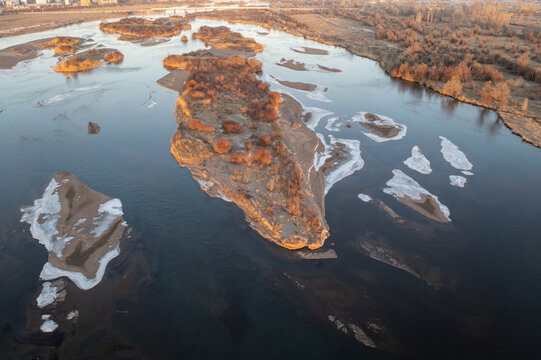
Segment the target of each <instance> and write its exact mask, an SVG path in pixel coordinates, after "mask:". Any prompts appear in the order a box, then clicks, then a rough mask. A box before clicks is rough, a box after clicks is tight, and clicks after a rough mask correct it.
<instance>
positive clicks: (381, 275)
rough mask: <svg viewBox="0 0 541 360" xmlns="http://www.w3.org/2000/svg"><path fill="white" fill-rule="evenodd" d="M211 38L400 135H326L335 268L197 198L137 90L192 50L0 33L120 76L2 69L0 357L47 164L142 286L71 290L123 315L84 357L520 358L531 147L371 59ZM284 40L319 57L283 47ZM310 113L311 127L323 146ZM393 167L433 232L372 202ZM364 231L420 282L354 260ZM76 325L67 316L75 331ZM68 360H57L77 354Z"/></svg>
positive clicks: (29, 274) (528, 315)
mask: <svg viewBox="0 0 541 360" xmlns="http://www.w3.org/2000/svg"><path fill="white" fill-rule="evenodd" d="M200 24H209V25H222V24H225V23H223V22H217V21H198V22H195V23H193V24H192V26H193V28H194V30H196V29H197V28H198V26H199V25H200ZM228 26H230V27H231V28H232V29H234V30H237V31H241V32H242V33H243V34H244V35H245V36H249V37H254V38H255V39H256V41H257V42H259V43H262V44H263V45H265V51H264V52H263V53H260V54H258V55H257V58H258V59H260V60H261V61H262V62H263V64H264V67H263V70H264V73H265V74H270V75H273V76H275V77H276V78H278V79H281V80H291V81H303V82H309V83H314V84H318V85H321V86H322V87H324V88H325V87H326V88H328V91H327V92H326V93H325V96H326V97H327V98H328V99H329V100H331V102H322V101H317V100H314V99H310V98H309V97H307V93H304V92H300V91H296V90H293V89H289V88H285V87H282V86H280V85H278V84H276V83H272V84H271V87H272V88H273V89H275V90H285V91H287V92H288V93H290V94H292V95H294V96H295V97H296V98H297V99H298V100H299V101H301V102H302V104H303V105H304V106H309V107H318V108H321V109H326V110H328V111H331V112H333V113H334V114H333V115H332V116H345V117H346V118H350V117H351V116H353V115H355V113H357V112H359V111H368V112H373V113H377V114H382V115H386V116H389V117H391V118H393V119H394V120H395V121H397V122H398V123H401V124H405V125H407V127H408V130H407V135H406V136H405V137H404V138H403V139H402V140H399V141H388V142H384V143H377V142H374V141H373V140H371V139H370V138H368V137H366V136H365V135H363V133H362V132H363V129H362V128H361V127H360V126H359V125H358V124H353V126H352V127H351V128H345V127H342V128H341V131H340V132H339V133H332V134H333V135H334V136H336V137H341V138H349V139H358V140H360V141H361V150H362V157H363V159H364V161H365V166H364V168H363V169H362V170H360V171H358V172H356V173H355V174H354V175H352V176H349V177H347V178H346V179H344V180H342V181H340V182H339V183H337V184H336V185H335V186H334V187H333V188H332V189H331V191H330V192H329V194H328V195H327V197H326V213H327V220H328V222H329V225H330V229H331V236H330V238H329V239H328V240H327V244H329V245H330V244H333V245H332V248H334V249H335V250H336V252H337V253H338V256H339V258H338V259H337V260H326V261H319V262H312V261H299V260H292V259H291V257H289V256H288V254H287V251H285V250H282V249H279V248H277V247H275V246H273V245H271V244H269V243H268V242H267V241H265V240H264V239H262V238H261V237H260V236H258V234H257V233H255V232H254V231H252V230H251V229H250V228H249V227H248V226H247V224H246V223H245V222H244V219H243V215H242V213H241V211H240V210H239V209H237V208H236V207H235V206H234V205H232V204H231V203H226V202H224V201H222V200H220V199H214V198H209V197H208V196H207V195H206V194H205V193H204V192H203V191H201V190H200V189H199V186H198V185H197V183H196V182H195V181H194V180H193V179H192V177H191V175H190V174H189V171H188V170H187V169H183V168H180V167H179V166H178V164H177V162H176V161H175V160H174V159H173V158H172V156H171V155H170V152H169V149H170V138H171V137H172V136H173V134H174V131H175V129H176V127H177V124H176V122H175V116H174V114H173V111H174V109H175V100H176V97H177V94H176V93H175V92H173V91H170V90H167V89H165V88H162V87H160V86H159V85H157V84H156V83H155V81H156V80H158V79H159V78H161V77H162V76H164V75H166V74H167V71H166V70H165V69H163V68H162V66H161V61H162V59H163V58H164V57H165V56H166V55H168V54H182V53H184V52H188V51H192V50H195V49H198V48H202V47H203V44H202V42H200V41H198V40H190V41H189V42H188V43H187V44H183V43H181V42H180V40H179V37H178V36H177V37H174V38H172V39H171V41H169V42H166V43H163V44H160V45H157V46H153V47H141V46H140V45H137V44H132V43H127V42H120V41H117V40H116V36H114V35H108V34H104V33H101V32H100V31H99V30H98V28H97V23H86V24H81V25H75V26H70V27H68V28H63V29H56V30H52V31H47V32H43V33H37V34H28V35H22V36H17V37H11V38H5V39H0V48H4V47H7V46H11V45H14V44H18V43H22V42H26V41H30V40H34V39H39V38H44V37H49V36H54V35H71V36H81V37H85V38H91V39H93V40H94V41H96V42H97V43H100V44H103V45H105V46H107V47H113V48H116V49H118V50H120V51H121V52H123V53H124V55H125V59H124V62H123V63H122V64H121V65H120V66H102V67H101V68H98V69H96V70H94V71H91V72H89V73H85V74H79V75H78V76H77V77H75V78H71V79H66V78H64V76H62V75H61V74H57V73H54V72H53V71H52V68H51V67H52V66H53V65H55V64H56V61H57V59H56V58H55V57H54V56H53V54H52V51H45V52H44V55H43V56H41V57H38V58H37V59H35V60H33V61H31V62H30V63H29V64H28V65H27V66H26V67H25V68H24V69H21V70H20V71H16V70H14V71H9V72H5V71H2V72H0V83H1V86H0V111H1V110H3V111H2V112H1V113H0V168H1V169H2V170H1V171H0V215H1V216H0V231H1V232H0V234H1V235H0V236H1V237H0V270H1V271H0V286H1V289H2V291H0V331H1V332H2V333H1V334H2V335H1V337H0V339H1V340H0V357H2V358H3V357H5V358H10V357H12V356H13V355H12V354H13V352H12V350H13V348H14V346H19V345H20V344H27V343H28V342H29V341H28V336H27V332H26V331H25V330H24V327H25V321H26V317H27V315H26V312H27V309H28V308H31V307H32V306H33V305H32V304H33V301H34V299H35V296H36V294H37V292H39V286H40V282H39V279H38V277H39V272H40V270H41V267H42V266H43V264H44V263H45V261H46V252H45V250H44V248H43V247H42V246H41V245H39V244H38V243H37V241H35V240H34V239H32V238H31V236H29V234H28V227H27V226H26V225H23V224H20V223H19V219H20V215H21V214H20V211H19V209H20V207H21V206H23V205H28V204H31V202H32V201H33V200H34V199H35V198H37V197H40V196H41V193H42V191H43V188H44V186H45V184H46V183H48V181H49V180H50V178H51V177H52V175H53V174H54V173H55V172H57V171H68V172H72V173H74V174H76V175H77V176H79V178H80V180H81V181H82V182H84V183H85V184H87V185H88V186H90V187H91V188H93V189H95V190H97V191H100V192H103V193H105V194H107V195H110V196H112V197H117V198H119V199H121V200H122V203H123V209H124V213H125V215H124V217H125V218H126V220H127V221H128V223H129V224H130V225H131V226H132V228H133V230H134V242H137V243H138V248H139V249H140V252H141V253H142V256H143V257H144V258H145V261H147V262H148V264H149V277H150V278H151V279H152V281H151V283H150V284H149V285H147V286H143V287H142V288H141V289H140V291H138V292H137V294H135V295H134V296H132V297H131V298H130V301H128V302H126V301H120V300H116V299H107V296H105V297H102V296H99V297H98V296H97V295H96V294H97V293H96V292H95V291H93V290H91V291H89V292H87V293H86V294H85V295H84V296H87V298H88V299H89V300H87V301H89V302H93V301H94V302H96V303H103V304H105V305H104V306H107V307H110V308H112V309H115V310H118V309H122V310H123V312H115V313H114V315H112V316H111V317H110V318H107V319H106V321H105V322H103V324H101V325H100V326H99V329H96V330H95V331H94V330H93V333H92V336H91V337H89V338H88V339H87V341H86V342H84V344H83V345H81V348H80V350H79V351H81V352H84V353H85V354H87V355H89V356H90V355H92V356H102V357H105V358H112V357H113V354H117V355H118V354H120V353H121V350H122V349H123V346H124V347H126V346H128V347H129V346H134V348H133V349H135V350H133V349H132V351H133V353H137V354H140V355H141V356H146V357H149V358H160V359H173V358H174V359H184V358H186V359H216V358H235V359H244V358H246V359H248V358H250V359H251V358H254V357H257V358H261V359H287V358H294V357H295V358H311V359H330V358H333V359H357V358H369V359H372V358H394V357H399V358H406V357H407V358H421V357H422V358H434V357H435V358H456V357H457V356H462V357H473V358H480V357H491V358H525V357H528V358H533V357H534V356H540V355H541V350H539V348H538V347H537V341H538V339H539V337H540V336H541V328H540V327H539V325H538V321H539V319H541V310H540V308H539V306H538V304H539V302H540V301H541V286H540V285H539V284H541V262H540V261H539V254H540V253H541V241H540V240H541V236H540V235H539V233H540V232H539V230H541V228H540V225H539V218H540V215H541V205H540V204H541V191H539V188H538V186H539V184H541V150H540V149H538V148H535V147H533V146H531V145H528V144H525V143H523V142H522V141H521V140H520V138H519V137H517V136H514V135H512V134H511V132H510V131H509V130H508V129H507V128H505V126H504V125H503V124H502V123H501V122H500V121H499V120H498V119H497V116H496V114H495V113H493V112H490V111H485V110H482V109H480V108H477V107H473V106H469V105H465V104H459V103H456V102H453V101H450V100H449V99H447V98H444V97H441V96H439V95H437V94H434V93H430V92H428V91H426V90H424V89H423V88H421V87H418V86H415V85H412V84H409V83H406V82H403V81H396V80H392V79H391V78H390V77H389V76H387V75H386V74H385V73H384V72H383V71H382V70H381V69H380V68H379V66H378V65H377V64H376V63H374V62H373V61H370V60H367V59H363V58H359V57H356V56H353V55H351V54H349V53H347V52H346V51H345V50H342V49H339V48H333V47H328V46H324V45H321V44H318V43H314V42H311V41H306V40H304V39H302V38H296V37H294V36H291V35H288V34H284V33H281V32H278V31H271V32H270V33H269V34H268V35H266V36H264V35H260V34H258V31H263V30H262V29H261V28H258V27H255V26H248V25H228ZM184 33H187V34H188V36H189V35H190V33H191V31H188V32H184ZM184 33H183V34H184ZM292 46H311V47H315V48H320V49H326V50H328V51H329V53H330V54H329V55H326V56H323V55H305V54H299V53H296V52H294V51H292V50H291V49H290V48H291V47H292ZM281 58H286V59H295V60H297V61H302V62H305V63H306V64H314V65H315V64H321V65H325V66H329V67H334V68H339V69H341V70H342V72H340V73H327V72H321V71H307V72H296V71H293V70H290V69H287V68H284V67H280V66H277V65H275V63H276V62H279V61H280V59H281ZM38 102H39V104H42V105H43V106H40V105H38ZM327 118H328V117H327ZM327 118H324V119H323V120H322V121H321V122H320V124H319V126H318V128H317V130H318V131H319V132H321V133H323V134H328V132H327V131H326V130H325V128H324V127H325V125H326V120H327ZM89 121H93V122H97V123H98V124H99V125H100V126H101V128H102V130H101V132H100V133H99V134H98V135H92V136H90V135H87V134H86V126H87V123H88V122H89ZM440 135H441V136H445V137H446V138H448V139H449V140H451V141H452V142H454V143H455V144H457V145H458V146H459V147H460V148H461V150H462V151H463V152H464V153H465V154H466V155H467V156H468V158H469V160H470V161H471V162H472V163H473V164H474V168H473V170H472V171H473V172H474V175H473V176H468V177H467V179H468V181H467V183H466V185H465V187H464V188H458V187H453V186H450V185H449V178H448V176H449V175H460V172H459V171H458V170H456V169H454V168H452V167H451V166H450V165H449V164H448V163H447V162H445V161H444V159H443V157H442V155H441V153H440V140H439V138H438V136H440ZM414 145H418V146H420V147H421V149H422V151H423V153H424V154H425V155H426V156H427V158H428V159H429V160H430V161H431V165H432V169H433V172H432V174H430V175H421V174H419V173H416V172H414V171H413V170H410V169H408V168H407V167H406V166H405V165H404V164H402V161H404V160H405V159H406V158H408V157H409V156H410V152H411V148H412V147H413V146H414ZM393 169H401V170H402V171H404V172H405V173H406V174H408V175H409V176H411V177H412V178H414V179H415V180H416V181H418V182H419V183H420V184H421V185H422V186H423V187H425V188H426V189H428V190H429V191H430V192H432V193H433V194H436V195H437V196H438V197H439V199H440V201H441V202H442V203H443V204H445V205H446V206H448V207H449V209H450V211H451V219H452V222H451V223H450V224H448V225H441V224H436V223H434V222H432V221H430V220H428V219H426V218H424V217H423V216H422V215H419V214H417V213H415V212H413V211H412V210H410V209H409V208H407V207H405V206H404V205H402V204H400V203H399V202H398V201H396V200H395V199H394V198H393V197H392V196H390V195H387V194H384V193H383V192H382V189H383V187H385V182H386V181H387V180H389V179H390V178H391V177H392V170H393ZM361 192H362V193H366V194H369V195H370V196H372V197H373V198H376V199H381V200H382V201H384V202H385V203H386V204H387V205H389V206H390V207H391V208H392V209H393V210H394V211H395V212H397V213H398V214H399V215H401V216H402V217H403V218H404V219H406V220H407V221H408V224H407V225H398V224H396V223H395V222H394V221H392V220H391V219H390V218H388V217H387V216H386V215H385V214H384V213H383V212H382V211H381V210H380V209H378V208H377V207H376V206H375V205H374V204H373V203H364V202H362V201H360V200H359V199H358V198H357V194H359V193H361ZM367 238H371V239H376V241H377V242H378V243H380V244H384V245H382V246H385V247H386V248H388V249H392V250H393V251H395V253H396V254H400V255H401V256H403V258H405V259H407V261H408V262H409V263H410V264H414V265H415V266H416V269H421V272H422V274H423V276H422V277H423V279H422V280H421V279H417V278H416V277H414V276H412V275H410V274H409V273H407V272H405V271H402V270H400V269H397V268H395V267H392V266H390V265H387V264H385V263H382V262H379V261H377V260H373V259H371V258H370V257H368V256H367V255H366V254H365V253H364V252H363V251H362V249H361V248H360V242H361V241H362V240H363V239H367ZM128 255H129V254H126V256H128ZM114 263H115V261H113V263H112V264H113V265H114ZM110 273H111V274H110V276H113V275H114V273H115V271H113V270H112V271H111V272H110ZM286 275H287V276H286ZM106 278H107V276H106ZM290 279H294V280H297V281H298V282H299V283H301V284H303V285H304V286H305V287H304V288H299V287H297V286H295V285H294V282H292V281H291V280H290ZM107 281H108V280H107V279H105V280H104V282H107ZM104 286H105V285H104ZM72 291H73V292H74V293H75V292H76V291H77V289H72ZM124 310H126V311H124ZM94 315H95V314H85V313H83V312H81V323H83V322H84V319H85V318H86V319H87V320H86V321H90V322H91V321H92V317H93V316H94ZM328 315H336V316H338V317H339V318H340V319H343V320H345V321H347V322H351V323H355V324H357V325H359V326H361V327H366V326H367V324H369V323H377V324H378V325H379V326H380V327H382V328H384V329H386V330H382V334H390V335H382V337H381V339H380V340H381V342H384V343H385V342H386V343H387V345H388V346H387V347H388V348H393V349H396V350H395V351H396V352H397V353H398V355H396V354H395V355H390V354H389V353H386V352H383V351H378V350H373V349H371V348H368V347H365V346H363V345H361V344H360V343H359V342H357V341H355V340H354V339H353V338H351V337H347V336H344V335H343V334H342V333H341V332H340V331H338V330H336V327H335V325H334V324H333V323H331V322H330V321H328V320H327V316H328ZM88 319H90V320H88ZM77 331H79V330H76V332H75V333H77ZM81 331H82V330H81ZM14 344H19V345H14ZM389 344H391V345H389ZM119 349H120V350H119ZM71 351H72V352H71V353H70V352H66V353H65V354H67V355H66V357H70V354H71V356H73V353H76V352H77V351H76V350H71Z"/></svg>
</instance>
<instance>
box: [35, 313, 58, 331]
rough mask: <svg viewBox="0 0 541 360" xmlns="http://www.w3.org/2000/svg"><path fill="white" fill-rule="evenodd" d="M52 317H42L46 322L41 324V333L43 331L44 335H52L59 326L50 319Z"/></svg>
mask: <svg viewBox="0 0 541 360" xmlns="http://www.w3.org/2000/svg"><path fill="white" fill-rule="evenodd" d="M50 317H51V315H42V316H41V319H42V320H45V321H44V322H43V324H41V326H40V327H39V328H40V329H41V331H43V332H44V333H50V332H53V331H55V330H56V328H57V327H58V324H57V323H55V322H54V321H53V320H50V319H49V318H50Z"/></svg>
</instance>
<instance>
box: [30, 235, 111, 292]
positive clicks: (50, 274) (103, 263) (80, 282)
mask: <svg viewBox="0 0 541 360" xmlns="http://www.w3.org/2000/svg"><path fill="white" fill-rule="evenodd" d="M119 254H120V246H118V245H117V247H116V248H114V249H113V250H111V251H109V252H107V253H105V255H103V257H102V258H101V259H100V260H99V265H98V270H97V271H96V277H94V278H93V279H89V278H87V277H86V276H85V275H84V274H83V273H80V272H77V271H69V270H62V269H59V268H57V267H55V266H53V265H52V264H51V263H50V262H46V263H45V265H43V269H42V270H41V273H40V275H39V276H40V278H41V279H42V280H54V279H58V278H59V277H62V276H65V277H67V278H69V279H70V280H71V281H73V282H74V283H75V285H77V287H79V289H82V290H88V289H91V288H93V287H94V286H96V285H98V284H99V283H100V281H101V280H102V279H103V275H104V274H105V268H106V267H107V264H109V262H110V261H111V260H113V259H114V258H115V257H117V256H118V255H119Z"/></svg>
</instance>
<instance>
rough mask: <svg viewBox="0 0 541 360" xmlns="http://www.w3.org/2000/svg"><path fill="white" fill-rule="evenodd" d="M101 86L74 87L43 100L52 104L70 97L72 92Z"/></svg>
mask: <svg viewBox="0 0 541 360" xmlns="http://www.w3.org/2000/svg"><path fill="white" fill-rule="evenodd" d="M99 87H101V85H93V86H83V87H80V88H76V89H73V90H70V91H67V92H64V93H60V94H58V95H55V96H53V97H52V98H50V99H48V100H46V101H45V104H54V103H57V102H60V101H62V100H64V99H66V98H68V97H70V96H71V95H72V94H73V93H74V92H83V91H90V90H94V89H97V88H99Z"/></svg>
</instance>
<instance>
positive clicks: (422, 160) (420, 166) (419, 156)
mask: <svg viewBox="0 0 541 360" xmlns="http://www.w3.org/2000/svg"><path fill="white" fill-rule="evenodd" d="M404 164H406V165H407V166H408V167H409V168H410V169H412V170H415V171H417V172H420V173H421V174H425V175H426V174H430V173H431V172H432V169H431V168H430V161H428V159H427V158H426V156H424V155H423V153H422V152H421V149H420V148H419V146H417V145H416V146H414V147H413V148H412V149H411V157H409V158H407V159H406V160H405V161H404Z"/></svg>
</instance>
